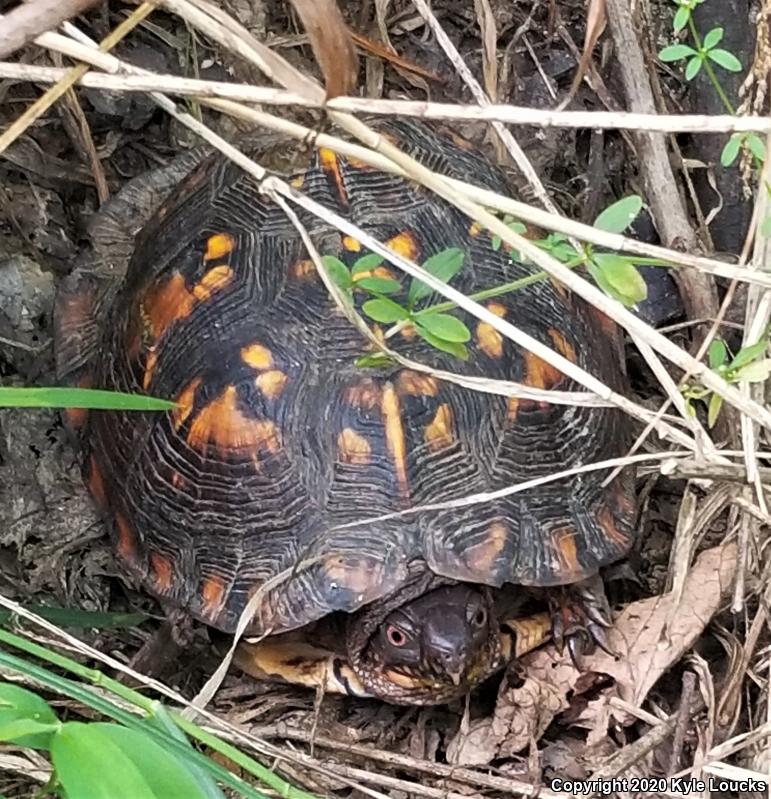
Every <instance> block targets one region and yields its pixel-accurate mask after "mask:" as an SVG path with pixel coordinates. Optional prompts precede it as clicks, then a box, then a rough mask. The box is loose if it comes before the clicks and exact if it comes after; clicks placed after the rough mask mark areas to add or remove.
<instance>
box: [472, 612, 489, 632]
mask: <svg viewBox="0 0 771 799" xmlns="http://www.w3.org/2000/svg"><path fill="white" fill-rule="evenodd" d="M471 623H472V624H473V625H474V627H484V626H485V624H487V610H485V608H479V610H478V611H477V612H476V613H475V614H474V618H473V619H471Z"/></svg>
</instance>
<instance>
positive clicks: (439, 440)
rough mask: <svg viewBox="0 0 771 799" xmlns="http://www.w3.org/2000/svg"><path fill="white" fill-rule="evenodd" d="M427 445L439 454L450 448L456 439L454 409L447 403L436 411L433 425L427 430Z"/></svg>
mask: <svg viewBox="0 0 771 799" xmlns="http://www.w3.org/2000/svg"><path fill="white" fill-rule="evenodd" d="M424 437H425V440H426V444H428V446H429V447H430V448H431V449H432V450H433V451H434V452H437V451H439V450H442V449H446V448H447V447H449V446H450V445H451V444H452V442H453V439H454V433H453V418H452V408H451V407H450V406H449V405H448V404H447V403H446V402H445V403H442V404H441V405H440V406H439V408H438V409H437V411H436V414H435V416H434V418H433V421H432V422H431V424H429V425H428V426H427V427H426V430H425V435H424Z"/></svg>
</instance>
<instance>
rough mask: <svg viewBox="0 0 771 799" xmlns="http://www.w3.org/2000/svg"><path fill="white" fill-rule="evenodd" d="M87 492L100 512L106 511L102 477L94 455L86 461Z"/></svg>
mask: <svg viewBox="0 0 771 799" xmlns="http://www.w3.org/2000/svg"><path fill="white" fill-rule="evenodd" d="M87 482H88V490H89V491H90V492H91V496H92V497H93V499H94V502H96V504H97V506H98V507H99V508H100V509H101V510H103V511H104V510H107V491H106V490H105V486H104V477H103V476H102V470H101V469H100V468H99V464H98V463H97V461H96V455H91V457H90V458H89V459H88V478H87Z"/></svg>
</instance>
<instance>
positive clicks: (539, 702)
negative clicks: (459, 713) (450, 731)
mask: <svg viewBox="0 0 771 799" xmlns="http://www.w3.org/2000/svg"><path fill="white" fill-rule="evenodd" d="M567 706H568V703H567V700H566V699H565V695H564V694H562V692H561V691H560V690H559V688H558V687H557V686H555V685H551V684H549V683H548V682H546V681H544V680H540V679H535V678H533V677H528V678H527V679H525V682H524V684H523V685H521V686H519V687H517V688H513V687H511V686H509V685H507V683H506V682H505V681H504V683H503V684H502V685H501V689H500V691H499V692H498V701H497V702H496V705H495V712H494V713H493V715H492V716H490V717H488V718H484V719H477V720H475V721H472V722H471V724H470V726H469V729H468V730H467V731H464V730H461V731H460V732H459V733H458V734H457V735H456V736H455V737H454V738H453V739H452V740H451V741H450V744H449V746H448V748H447V759H448V761H449V762H450V763H463V765H464V766H482V765H486V764H488V763H490V762H491V761H492V760H495V759H496V758H500V757H510V756H511V755H513V754H514V753H516V752H520V751H522V750H523V749H524V748H525V747H526V746H527V745H528V744H529V743H530V742H531V741H537V740H538V738H540V737H541V735H543V733H544V731H545V730H546V728H547V727H548V726H549V724H551V722H552V719H553V718H554V717H555V716H556V715H557V713H559V712H560V711H562V710H565V709H566V708H567Z"/></svg>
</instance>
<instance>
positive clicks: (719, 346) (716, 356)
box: [708, 338, 728, 369]
mask: <svg viewBox="0 0 771 799" xmlns="http://www.w3.org/2000/svg"><path fill="white" fill-rule="evenodd" d="M708 358H709V368H710V369H717V368H718V366H722V365H723V364H724V363H725V362H726V359H727V358H728V350H727V349H726V346H725V344H723V342H722V341H721V340H720V339H719V338H716V339H713V341H712V343H711V344H710V345H709V352H708Z"/></svg>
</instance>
